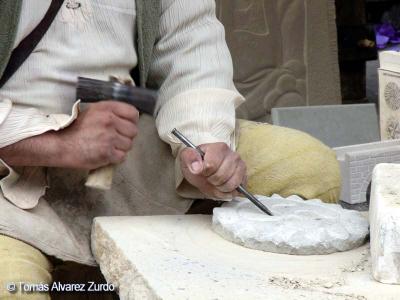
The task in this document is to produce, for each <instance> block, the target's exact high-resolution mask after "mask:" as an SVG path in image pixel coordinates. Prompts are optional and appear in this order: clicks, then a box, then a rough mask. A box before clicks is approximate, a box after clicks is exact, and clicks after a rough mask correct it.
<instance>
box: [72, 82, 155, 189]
mask: <svg viewBox="0 0 400 300" xmlns="http://www.w3.org/2000/svg"><path fill="white" fill-rule="evenodd" d="M76 99H78V100H81V102H83V103H94V102H99V101H104V100H117V101H122V102H125V103H128V104H131V105H133V106H135V107H136V109H137V110H138V111H139V112H142V113H147V114H149V115H153V113H154V109H155V106H156V101H157V92H156V91H153V90H150V89H146V88H140V87H135V86H133V85H131V84H125V83H122V82H120V81H118V80H115V79H111V80H110V81H103V80H97V79H91V78H85V77H78V84H77V88H76ZM113 174H114V166H106V167H102V168H99V169H96V170H93V171H91V172H90V173H89V176H88V179H87V180H86V184H85V185H86V186H88V187H91V188H96V189H101V190H109V189H110V188H111V185H112V180H113Z"/></svg>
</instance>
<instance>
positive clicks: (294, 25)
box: [216, 0, 340, 121]
mask: <svg viewBox="0 0 400 300" xmlns="http://www.w3.org/2000/svg"><path fill="white" fill-rule="evenodd" d="M216 2H217V14H218V17H219V19H220V20H221V22H222V23H223V24H224V26H225V30H226V39H227V42H228V46H229V48H230V50H231V53H232V58H233V62H234V68H235V74H234V80H235V84H236V87H237V88H238V90H239V91H240V92H241V93H242V94H243V95H244V96H245V97H246V98H247V102H246V103H245V104H244V105H242V106H241V107H240V108H239V109H238V117H241V118H246V119H251V120H261V121H263V120H269V119H270V112H271V108H273V107H286V106H303V105H322V104H338V103H340V83H339V70H338V61H337V45H336V27H335V7H334V0H323V1H305V0H280V1H268V0H216Z"/></svg>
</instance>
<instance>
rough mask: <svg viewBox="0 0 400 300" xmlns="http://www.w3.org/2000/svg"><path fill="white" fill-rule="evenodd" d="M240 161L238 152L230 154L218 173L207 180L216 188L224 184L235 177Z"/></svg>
mask: <svg viewBox="0 0 400 300" xmlns="http://www.w3.org/2000/svg"><path fill="white" fill-rule="evenodd" d="M240 161H241V160H240V156H239V154H237V153H236V152H231V153H229V154H228V156H226V157H225V159H224V160H223V162H222V164H221V166H220V167H219V169H218V170H217V172H215V173H214V174H213V175H211V176H209V177H208V178H207V180H208V182H210V183H211V184H213V185H215V186H220V185H222V184H224V183H225V182H227V181H228V180H229V179H230V178H231V177H232V176H233V174H234V172H235V170H236V167H237V166H238V164H239V162H240Z"/></svg>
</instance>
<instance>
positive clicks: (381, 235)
mask: <svg viewBox="0 0 400 300" xmlns="http://www.w3.org/2000/svg"><path fill="white" fill-rule="evenodd" d="M399 178H400V165H397V164H379V165H377V166H376V167H375V169H374V174H373V178H372V190H371V203H370V214H369V215H370V224H371V256H372V274H373V276H374V278H375V279H376V280H378V281H380V282H382V283H390V284H400V180H399Z"/></svg>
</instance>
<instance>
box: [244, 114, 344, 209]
mask: <svg viewBox="0 0 400 300" xmlns="http://www.w3.org/2000/svg"><path fill="white" fill-rule="evenodd" d="M239 134H240V138H238V139H237V142H238V145H237V151H238V153H239V154H240V155H241V157H242V159H243V160H244V161H245V162H246V164H247V170H248V188H249V190H250V191H251V192H253V193H254V194H260V195H267V196H269V195H272V194H274V193H276V194H279V195H281V196H283V197H288V196H290V195H298V196H300V197H302V198H304V199H315V198H318V199H321V200H322V201H324V202H337V201H338V200H339V196H340V183H341V179H340V169H339V164H338V162H337V160H336V155H335V153H334V151H333V150H331V149H330V148H329V147H327V146H325V145H324V144H323V143H321V142H320V141H319V140H317V139H315V138H313V137H311V136H310V135H308V134H306V133H304V132H301V131H298V130H294V129H290V128H285V127H279V126H273V125H269V124H263V123H256V122H250V121H244V120H240V121H239Z"/></svg>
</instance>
